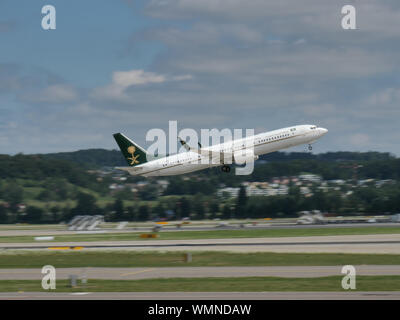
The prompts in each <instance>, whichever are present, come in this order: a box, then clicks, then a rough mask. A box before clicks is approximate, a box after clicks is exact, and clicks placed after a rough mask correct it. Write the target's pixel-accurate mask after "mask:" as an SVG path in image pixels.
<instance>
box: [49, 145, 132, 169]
mask: <svg viewBox="0 0 400 320" xmlns="http://www.w3.org/2000/svg"><path fill="white" fill-rule="evenodd" d="M43 156H44V157H46V158H49V159H59V160H68V161H72V162H76V163H79V164H82V165H88V166H95V167H118V166H126V161H125V159H124V157H123V156H122V153H121V152H120V151H117V150H106V149H87V150H78V151H74V152H58V153H47V154H43Z"/></svg>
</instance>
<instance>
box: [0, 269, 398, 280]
mask: <svg viewBox="0 0 400 320" xmlns="http://www.w3.org/2000/svg"><path fill="white" fill-rule="evenodd" d="M354 267H355V269H356V273H357V275H362V276H374V275H400V266H398V265H359V266H357V265H356V266H354ZM341 269H342V266H265V267H161V268H57V269H56V277H57V279H68V278H69V276H70V275H77V276H78V277H79V278H81V277H83V276H84V277H85V278H87V279H109V280H140V279H161V278H203V277H284V278H317V277H327V276H343V274H342V273H341ZM42 278H43V274H42V273H41V269H0V280H41V279H42Z"/></svg>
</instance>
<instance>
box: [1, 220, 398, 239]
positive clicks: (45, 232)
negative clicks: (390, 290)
mask: <svg viewBox="0 0 400 320" xmlns="http://www.w3.org/2000/svg"><path fill="white" fill-rule="evenodd" d="M154 226H156V224H154ZM359 227H383V228H384V227H399V228H400V224H399V223H393V222H388V223H328V224H323V225H321V224H316V225H298V224H296V223H258V224H257V225H253V224H251V223H245V224H244V227H240V224H239V223H235V224H232V225H229V224H228V225H226V226H222V227H219V226H218V225H217V224H214V225H184V226H182V227H180V228H177V227H176V225H173V224H171V225H166V226H162V231H161V232H180V231H218V230H258V229H316V228H317V229H319V228H324V229H325V228H359ZM152 230H153V228H152V227H134V228H133V227H127V228H124V229H122V230H118V229H115V228H114V229H112V228H101V229H96V230H94V231H72V230H67V229H64V230H63V229H58V230H54V229H53V230H52V229H34V230H31V229H25V230H24V229H5V230H2V229H0V236H58V235H75V234H92V233H109V234H112V233H132V232H138V233H140V232H143V233H144V232H152Z"/></svg>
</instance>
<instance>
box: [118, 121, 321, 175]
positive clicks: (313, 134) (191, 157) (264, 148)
mask: <svg viewBox="0 0 400 320" xmlns="http://www.w3.org/2000/svg"><path fill="white" fill-rule="evenodd" d="M327 132H328V130H327V129H324V128H319V127H317V126H315V125H299V126H293V127H287V128H282V129H278V130H274V131H269V132H264V133H260V134H257V135H254V136H251V137H246V138H242V139H237V140H232V141H228V142H224V143H221V144H218V145H214V146H211V147H206V148H202V149H201V150H202V152H205V151H212V152H214V153H224V154H235V153H238V152H246V151H247V150H251V154H254V156H255V157H257V156H259V155H262V154H266V153H270V152H274V151H278V150H281V149H286V148H290V147H293V146H297V145H302V144H311V143H313V142H315V141H316V140H317V139H319V138H320V137H322V136H323V135H324V134H326V133H327ZM209 160H210V159H209V158H208V157H206V156H204V155H203V153H202V154H201V155H200V154H199V153H197V152H194V151H188V152H183V153H178V154H175V155H172V156H168V157H165V158H161V159H157V160H153V161H149V162H146V163H144V164H141V165H138V166H136V167H134V168H137V169H139V168H140V167H141V169H140V170H137V169H133V168H130V167H126V168H124V170H126V171H128V172H129V173H130V174H132V175H142V176H146V177H150V176H172V175H179V174H184V173H188V172H193V171H197V170H202V169H206V168H210V167H215V166H220V165H223V164H230V163H232V162H228V163H227V162H224V159H223V158H221V160H219V161H218V162H215V161H209ZM253 160H254V159H253Z"/></svg>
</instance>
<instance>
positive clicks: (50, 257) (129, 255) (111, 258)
mask: <svg viewBox="0 0 400 320" xmlns="http://www.w3.org/2000/svg"><path fill="white" fill-rule="evenodd" d="M47 264H50V265H53V266H54V267H56V268H68V267H179V266H182V267H191V266H192V267H194V266H196V267H200V266H291V265H292V266H324V265H327V266H334V265H347V264H351V265H363V264H369V265H400V255H390V254H336V253H324V254H322V253H313V254H306V253H267V252H265V253H229V252H214V251H213V252H193V253H192V262H190V263H186V262H185V261H184V253H183V252H168V253H160V252H135V251H89V252H82V251H74V252H70V251H69V252H66V251H61V252H60V251H59V252H54V251H51V252H50V251H44V252H43V251H36V252H32V251H29V252H26V251H25V252H21V251H14V252H13V253H9V252H8V251H6V252H3V253H0V268H42V267H43V266H44V265H47Z"/></svg>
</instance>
